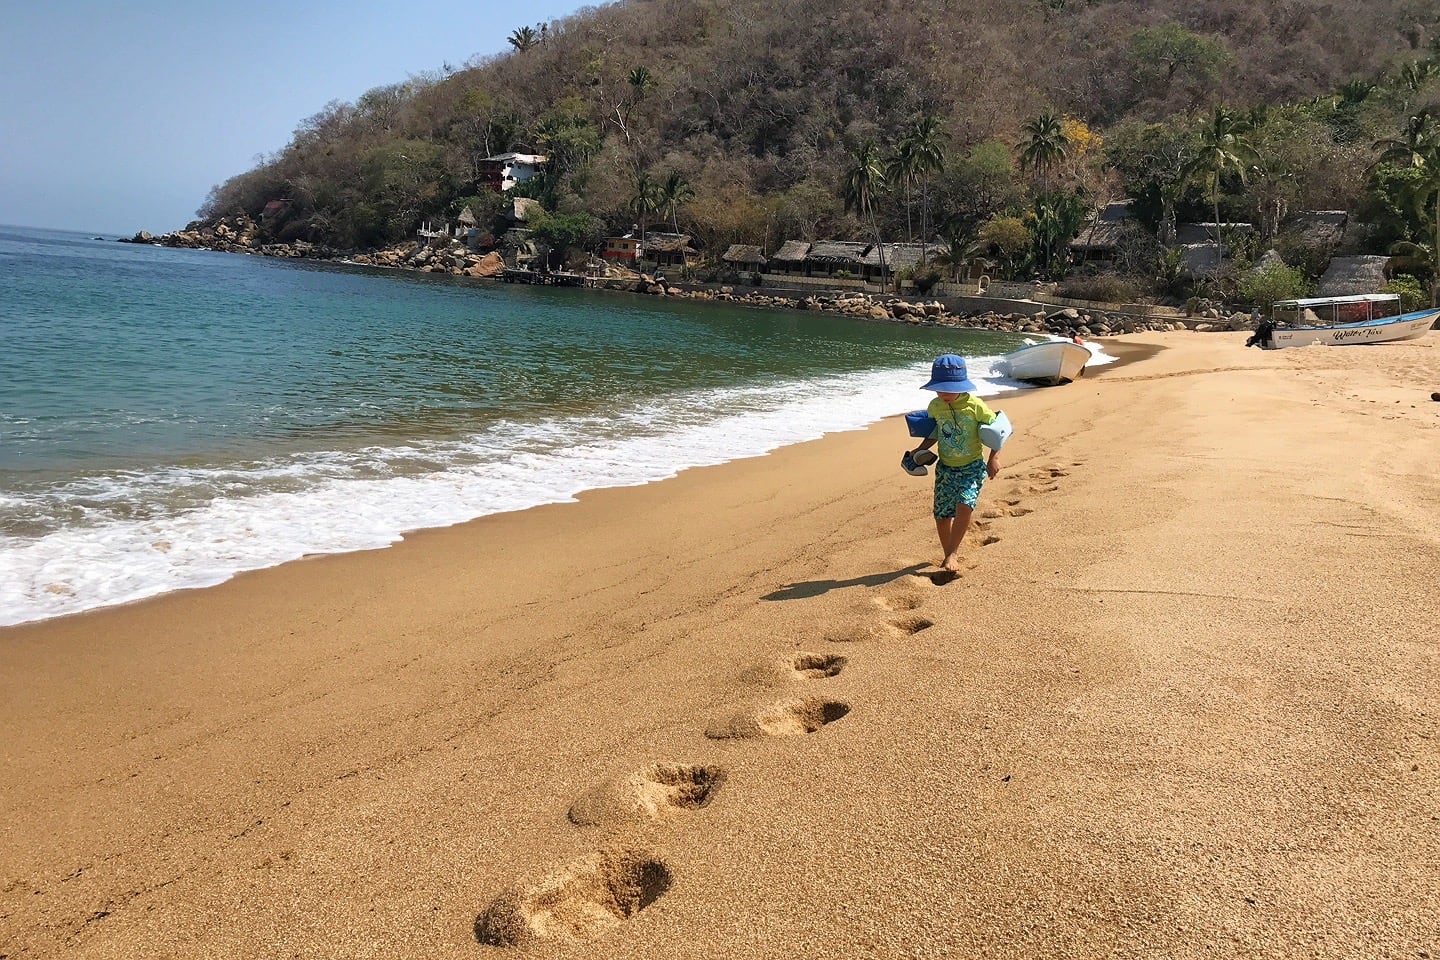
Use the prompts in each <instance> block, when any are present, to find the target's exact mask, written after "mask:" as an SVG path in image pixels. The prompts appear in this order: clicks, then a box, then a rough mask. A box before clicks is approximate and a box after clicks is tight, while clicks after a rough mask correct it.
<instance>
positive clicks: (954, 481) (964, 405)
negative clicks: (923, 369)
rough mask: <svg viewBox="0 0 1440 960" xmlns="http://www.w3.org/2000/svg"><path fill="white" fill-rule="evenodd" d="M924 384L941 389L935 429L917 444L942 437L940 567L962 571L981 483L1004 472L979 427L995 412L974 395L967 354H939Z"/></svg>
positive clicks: (933, 406)
mask: <svg viewBox="0 0 1440 960" xmlns="http://www.w3.org/2000/svg"><path fill="white" fill-rule="evenodd" d="M920 389H922V390H934V391H935V394H936V396H935V399H934V400H931V401H930V405H929V406H928V407H927V408H926V413H928V414H929V415H930V416H931V417H932V418H934V420H935V431H934V432H933V433H932V434H931V435H930V436H929V437H926V438H925V440H923V441H922V442H921V444H920V446H919V447H917V448H916V450H917V451H919V450H928V449H929V448H930V447H931V446H933V445H935V444H937V443H938V444H939V448H940V449H939V453H940V461H939V463H937V464H935V531H936V533H938V534H939V535H940V549H941V550H942V551H943V552H944V554H945V557H944V559H943V560H941V561H940V568H941V569H942V570H945V571H948V572H950V573H958V572H959V570H960V561H959V558H958V554H959V552H960V541H962V540H964V539H965V532H966V531H967V530H969V529H970V518H971V516H972V515H973V514H974V512H975V504H976V503H977V502H978V501H979V499H980V487H981V486H982V485H984V483H985V480H986V478H987V477H994V476H995V475H996V474H998V473H999V472H1000V458H999V452H998V451H996V450H991V451H990V457H989V459H988V460H987V459H986V458H985V456H984V451H983V449H982V448H981V446H980V427H981V425H982V424H987V423H993V422H994V421H995V417H996V414H995V412H994V411H993V410H991V409H990V408H989V407H987V406H986V405H985V401H983V400H981V399H980V398H979V397H977V396H974V395H973V391H974V390H975V384H974V383H972V382H971V380H970V375H969V371H967V370H966V368H965V358H964V357H958V356H956V355H955V354H953V353H947V354H944V355H943V356H939V357H936V358H935V362H934V364H933V365H932V366H931V368H930V382H929V383H927V384H925V386H923V387H921V388H920Z"/></svg>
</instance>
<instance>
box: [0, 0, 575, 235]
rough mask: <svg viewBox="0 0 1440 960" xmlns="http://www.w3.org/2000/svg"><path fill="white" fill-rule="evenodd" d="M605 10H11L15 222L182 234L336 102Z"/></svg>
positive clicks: (83, 4) (171, 2)
mask: <svg viewBox="0 0 1440 960" xmlns="http://www.w3.org/2000/svg"><path fill="white" fill-rule="evenodd" d="M602 5H603V4H602V3H599V2H594V0H592V2H590V3H584V2H581V0H521V2H519V3H510V2H504V0H451V2H438V0H403V2H390V3H384V4H381V3H378V2H373V0H351V2H348V3H347V2H339V0H324V2H319V0H284V2H279V0H245V2H241V3H235V2H228V0H188V2H187V0H125V2H116V0H25V2H21V0H0V223H6V224H14V225H19V226H32V227H56V228H60V229H68V230H82V231H86V232H94V233H96V234H113V235H121V234H123V235H126V236H128V235H130V234H133V233H135V232H136V231H138V230H149V231H151V232H152V233H162V232H166V231H170V230H175V229H178V228H180V227H183V226H184V225H185V224H186V223H188V222H189V221H190V220H193V219H194V217H195V209H196V208H197V207H199V206H200V204H201V203H202V202H204V200H205V196H206V194H208V193H209V191H210V188H211V187H212V186H214V185H215V184H217V183H221V182H223V181H225V180H226V179H228V178H230V177H231V176H233V175H234V174H237V173H241V172H243V171H245V170H248V169H250V168H251V167H252V166H254V165H255V160H256V157H257V156H258V155H260V154H268V153H272V152H274V151H276V150H279V149H280V148H281V147H283V146H285V144H286V143H288V142H289V140H290V136H291V134H292V133H293V132H294V130H295V128H296V127H297V126H298V125H299V123H300V121H302V120H304V119H305V118H306V117H309V116H312V115H313V114H315V113H317V112H319V110H320V108H321V107H323V106H324V105H325V104H327V103H329V102H330V101H331V100H343V101H351V102H353V101H354V100H355V99H356V98H358V97H359V96H360V95H361V94H362V93H364V92H365V91H366V90H369V89H371V88H373V87H378V86H382V85H385V84H390V83H399V82H401V81H403V80H405V79H406V78H408V77H409V76H411V75H412V74H419V73H426V72H430V71H435V70H439V69H440V67H441V66H442V65H443V64H445V63H449V64H451V65H452V66H455V67H459V66H460V65H462V64H463V63H464V62H465V61H466V60H469V59H470V58H472V57H474V56H476V55H482V56H483V55H489V54H495V53H502V52H504V51H507V50H509V49H510V47H509V45H508V44H507V43H506V41H505V38H506V37H508V36H509V35H510V32H511V31H512V30H514V29H515V28H517V27H521V26H525V25H534V24H537V23H546V22H549V21H551V20H555V19H559V18H561V17H565V16H568V15H570V14H572V13H574V12H576V11H577V10H579V9H581V8H582V7H586V6H602Z"/></svg>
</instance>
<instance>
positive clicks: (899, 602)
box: [475, 463, 1080, 948]
mask: <svg viewBox="0 0 1440 960" xmlns="http://www.w3.org/2000/svg"><path fill="white" fill-rule="evenodd" d="M1073 465H1074V466H1079V465H1080V464H1079V463H1075V464H1073ZM1068 475H1069V471H1068V470H1066V469H1065V468H1063V467H1060V466H1048V467H1042V468H1039V469H1036V470H1031V471H1030V472H1028V473H1026V474H1024V475H1022V478H1021V479H1022V489H1023V490H1024V492H1025V493H1050V492H1053V491H1054V490H1056V489H1058V486H1057V484H1056V481H1057V480H1059V479H1060V478H1063V477H1066V476H1068ZM996 502H997V504H998V505H997V506H994V507H991V508H989V509H987V510H986V511H984V512H983V513H979V514H977V515H976V517H975V519H974V521H973V522H972V531H973V532H972V534H971V535H972V536H973V535H976V534H978V535H979V541H980V545H981V546H982V547H984V546H989V545H990V544H993V543H997V542H998V541H999V539H1000V538H999V536H998V535H997V534H995V533H993V532H991V531H990V526H991V522H992V521H994V520H998V519H1000V518H1001V517H1022V516H1025V515H1026V514H1028V513H1030V512H1031V510H1030V508H1028V507H1025V506H1023V505H1022V504H1023V499H1022V498H1020V497H1016V496H1010V497H1000V498H998V499H997V501H996ZM973 565H974V564H973V562H972V563H971V566H973ZM869 602H870V604H871V605H872V606H873V607H874V608H875V610H876V611H877V612H878V613H879V614H880V618H879V619H878V620H877V619H876V618H875V617H873V616H870V617H864V618H862V622H859V623H856V624H851V625H848V626H843V627H841V628H839V629H837V630H836V631H833V632H831V633H829V634H827V635H826V637H825V639H826V640H827V641H829V642H831V643H837V644H839V643H856V642H864V641H872V640H886V639H889V640H895V639H908V638H913V637H915V636H917V635H919V634H922V633H923V632H924V631H926V630H928V629H930V628H931V627H933V626H934V625H935V624H934V622H933V621H932V620H930V619H929V618H928V617H926V616H924V615H923V614H921V613H919V612H918V611H919V609H920V608H921V607H922V606H923V604H924V598H923V596H922V595H921V594H919V593H918V592H915V591H914V590H906V591H900V592H895V593H891V594H888V595H884V594H882V595H877V596H874V597H872V598H870V601H869ZM848 665H849V658H848V657H845V656H841V655H839V654H834V653H811V652H800V653H796V654H793V655H791V656H789V657H787V658H785V659H784V660H782V661H781V662H780V664H779V665H778V667H779V668H778V670H774V671H761V672H762V673H764V672H770V673H773V674H777V675H778V677H779V679H780V680H781V681H787V680H788V681H789V682H794V683H813V682H817V681H824V680H826V679H829V678H832V677H836V676H839V675H840V673H841V672H843V671H844V670H845V669H846V667H847V666H848ZM849 712H850V705H849V704H848V703H846V702H844V701H843V700H838V699H835V698H833V697H827V696H824V695H815V696H792V697H784V698H781V699H779V700H776V701H774V702H773V703H769V704H766V705H764V706H761V707H759V708H758V709H747V710H742V711H739V712H737V713H734V714H731V715H729V716H726V717H722V718H720V719H719V720H717V721H715V722H714V723H712V724H710V725H709V726H708V727H707V728H706V729H705V731H704V732H705V736H706V737H707V738H709V739H712V740H746V739H752V738H758V737H802V736H806V735H809V734H814V733H818V732H820V731H821V730H823V729H824V728H825V727H826V726H828V725H829V724H832V723H834V722H836V721H837V720H841V719H843V718H844V717H845V716H846V715H847V714H848V713H849ZM726 775H727V774H726V771H725V769H724V768H723V767H719V766H715V765H712V764H693V763H655V764H652V765H650V766H648V767H645V768H643V769H641V770H636V771H633V772H632V773H630V774H628V775H625V776H620V777H615V778H612V779H609V780H605V781H602V782H600V783H598V784H596V785H595V786H594V787H592V788H591V789H590V790H589V791H587V792H586V793H585V794H583V795H582V796H580V797H579V798H578V799H576V800H575V802H574V803H572V804H571V806H570V809H569V812H568V817H569V820H570V822H571V823H574V824H576V825H577V826H580V827H598V828H604V829H608V830H610V831H612V832H614V831H621V830H624V829H625V828H627V827H635V826H637V825H644V824H646V823H652V822H655V821H662V820H666V819H669V818H671V817H684V816H690V815H694V814H696V813H697V812H698V811H701V810H703V809H704V808H705V807H706V806H707V805H709V804H710V803H711V801H713V800H714V799H715V796H716V794H717V793H718V792H719V791H720V790H721V788H722V787H723V786H724V785H725V780H726ZM672 882H673V877H672V876H671V873H670V870H669V868H668V867H667V866H666V865H665V862H664V860H663V859H662V858H661V857H660V856H659V855H658V854H656V853H654V852H652V851H649V850H646V849H643V848H641V847H636V846H631V845H627V844H624V843H621V844H616V845H609V846H605V847H603V848H602V849H600V850H598V851H596V852H594V853H592V854H590V855H589V856H586V857H582V858H580V859H578V860H575V861H572V862H570V863H568V864H565V865H564V866H562V867H560V868H559V869H557V870H554V871H552V872H551V873H549V874H548V875H546V876H544V877H542V878H541V879H539V880H538V881H532V882H530V883H517V884H514V885H512V886H510V887H507V888H505V889H504V890H502V891H500V893H499V894H497V895H496V896H495V898H494V899H493V900H491V902H490V903H489V905H488V906H486V908H485V910H484V911H483V912H482V913H481V914H480V915H479V916H478V917H477V918H476V920H475V939H476V940H477V941H479V942H480V943H482V944H485V945H487V946H495V947H522V948H523V947H528V946H534V945H538V944H542V943H545V942H557V943H581V942H585V941H589V940H592V939H595V938H597V937H601V936H603V935H605V934H606V933H608V932H610V931H612V930H614V929H615V928H617V927H619V926H621V925H622V924H624V923H625V922H626V921H627V920H629V919H631V918H632V917H634V916H635V915H636V914H638V913H639V912H640V911H641V910H644V909H645V908H646V907H648V906H649V905H650V904H652V903H654V902H655V901H656V900H658V899H659V898H660V897H661V896H663V895H664V894H665V892H666V891H667V890H669V889H670V886H671V883H672Z"/></svg>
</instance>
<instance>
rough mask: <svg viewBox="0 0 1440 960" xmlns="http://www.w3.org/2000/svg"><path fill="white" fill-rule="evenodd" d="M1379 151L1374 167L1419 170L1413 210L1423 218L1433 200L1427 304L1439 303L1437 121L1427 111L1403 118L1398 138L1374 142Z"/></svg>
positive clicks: (1439, 156) (1439, 143)
mask: <svg viewBox="0 0 1440 960" xmlns="http://www.w3.org/2000/svg"><path fill="white" fill-rule="evenodd" d="M1375 147H1376V149H1379V150H1380V151H1381V154H1380V158H1379V159H1378V160H1376V161H1375V164H1376V165H1377V166H1378V165H1379V164H1382V163H1390V164H1394V165H1395V166H1399V167H1414V168H1415V169H1417V170H1419V171H1420V172H1421V180H1420V182H1419V183H1417V184H1416V185H1415V193H1414V196H1413V200H1414V203H1415V212H1416V213H1418V214H1420V216H1421V217H1422V218H1423V217H1424V216H1425V207H1426V205H1427V204H1429V203H1430V201H1432V200H1433V201H1434V203H1435V243H1434V244H1433V245H1432V246H1431V247H1430V260H1431V268H1432V270H1433V272H1432V273H1431V277H1430V305H1431V306H1440V124H1437V123H1436V122H1435V118H1434V115H1433V114H1431V113H1430V111H1429V110H1421V111H1420V112H1419V113H1417V114H1414V115H1413V116H1411V117H1409V118H1408V119H1407V120H1406V121H1405V130H1404V132H1403V134H1402V135H1401V136H1399V137H1391V138H1388V139H1385V140H1377V141H1376V142H1375Z"/></svg>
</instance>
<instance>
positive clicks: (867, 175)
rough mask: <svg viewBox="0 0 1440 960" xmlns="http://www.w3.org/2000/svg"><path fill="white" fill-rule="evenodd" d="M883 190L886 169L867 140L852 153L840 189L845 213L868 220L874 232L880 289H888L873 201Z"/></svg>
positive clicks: (870, 142) (882, 249)
mask: <svg viewBox="0 0 1440 960" xmlns="http://www.w3.org/2000/svg"><path fill="white" fill-rule="evenodd" d="M884 187H885V165H884V163H883V162H882V161H881V159H880V148H879V147H877V146H875V142H874V141H873V140H866V141H865V142H864V143H862V144H861V145H860V148H859V149H858V150H856V151H855V154H854V156H853V157H851V160H850V169H849V170H848V171H847V172H846V174H845V184H844V187H843V192H844V198H845V209H846V211H850V210H854V211H855V212H857V213H859V214H860V216H861V218H862V219H864V218H869V220H870V227H871V229H873V230H874V231H875V247H876V249H877V250H878V251H879V253H880V288H881V289H882V290H883V289H885V287H886V286H887V280H886V274H885V246H884V244H882V243H881V242H880V224H879V223H878V222H877V221H876V219H875V200H876V197H877V195H878V194H879V193H880V191H881V190H882V189H884Z"/></svg>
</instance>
